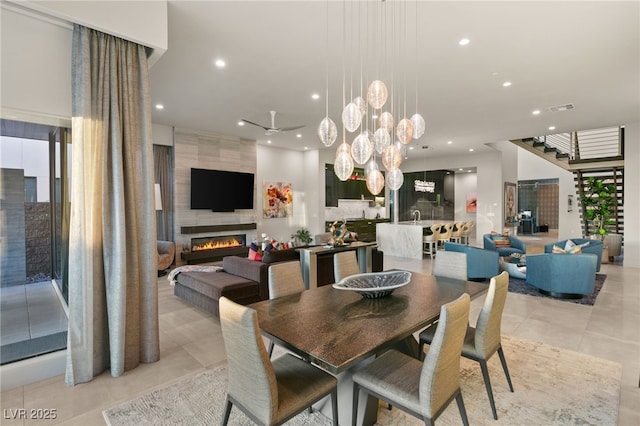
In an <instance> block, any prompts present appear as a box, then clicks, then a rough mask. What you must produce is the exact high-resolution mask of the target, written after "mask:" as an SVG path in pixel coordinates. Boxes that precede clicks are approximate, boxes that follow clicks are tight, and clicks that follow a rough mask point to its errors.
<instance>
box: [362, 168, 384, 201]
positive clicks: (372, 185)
mask: <svg viewBox="0 0 640 426" xmlns="http://www.w3.org/2000/svg"><path fill="white" fill-rule="evenodd" d="M374 163H375V161H374ZM366 184H367V189H368V190H369V192H371V193H372V194H373V195H378V194H379V193H380V191H382V188H384V176H383V175H382V172H380V170H378V169H377V168H376V169H375V170H372V171H370V172H369V174H368V175H367V178H366Z"/></svg>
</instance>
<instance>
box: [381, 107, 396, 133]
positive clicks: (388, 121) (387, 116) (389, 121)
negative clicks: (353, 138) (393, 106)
mask: <svg viewBox="0 0 640 426" xmlns="http://www.w3.org/2000/svg"><path fill="white" fill-rule="evenodd" d="M378 127H381V128H383V129H385V130H386V131H387V132H389V133H391V131H392V130H393V114H391V113H390V112H389V111H385V112H383V113H382V114H380V117H378Z"/></svg>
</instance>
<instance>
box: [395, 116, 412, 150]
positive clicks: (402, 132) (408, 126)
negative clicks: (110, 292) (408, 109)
mask: <svg viewBox="0 0 640 426" xmlns="http://www.w3.org/2000/svg"><path fill="white" fill-rule="evenodd" d="M396 137H397V138H398V140H399V141H400V142H402V143H403V144H405V145H406V144H408V143H409V142H411V139H413V123H412V122H411V120H409V119H408V118H403V119H402V120H400V122H399V123H398V126H397V127H396Z"/></svg>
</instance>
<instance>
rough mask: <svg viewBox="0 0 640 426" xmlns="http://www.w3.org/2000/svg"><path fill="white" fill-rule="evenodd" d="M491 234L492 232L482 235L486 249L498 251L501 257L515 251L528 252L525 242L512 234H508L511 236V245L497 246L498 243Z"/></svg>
mask: <svg viewBox="0 0 640 426" xmlns="http://www.w3.org/2000/svg"><path fill="white" fill-rule="evenodd" d="M491 235H492V234H484V235H483V236H482V241H483V243H484V249H485V250H492V251H497V252H498V254H499V255H500V257H507V256H511V255H512V254H513V253H520V254H525V253H526V252H527V246H526V245H525V243H524V242H522V240H519V239H518V238H516V237H514V236H512V235H509V236H506V237H507V238H509V243H510V245H511V247H496V243H495V241H493V238H491Z"/></svg>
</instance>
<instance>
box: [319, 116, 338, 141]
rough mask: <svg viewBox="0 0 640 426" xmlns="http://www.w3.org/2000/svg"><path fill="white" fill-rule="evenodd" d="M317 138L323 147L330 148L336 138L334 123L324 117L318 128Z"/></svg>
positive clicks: (336, 129)
mask: <svg viewBox="0 0 640 426" xmlns="http://www.w3.org/2000/svg"><path fill="white" fill-rule="evenodd" d="M318 136H319V137H320V141H321V142H322V144H323V145H324V146H331V145H333V143H334V142H335V141H336V139H337V138H338V128H337V127H336V123H334V122H333V120H332V119H330V118H329V117H325V118H324V119H323V120H322V121H321V122H320V125H319V126H318Z"/></svg>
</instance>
